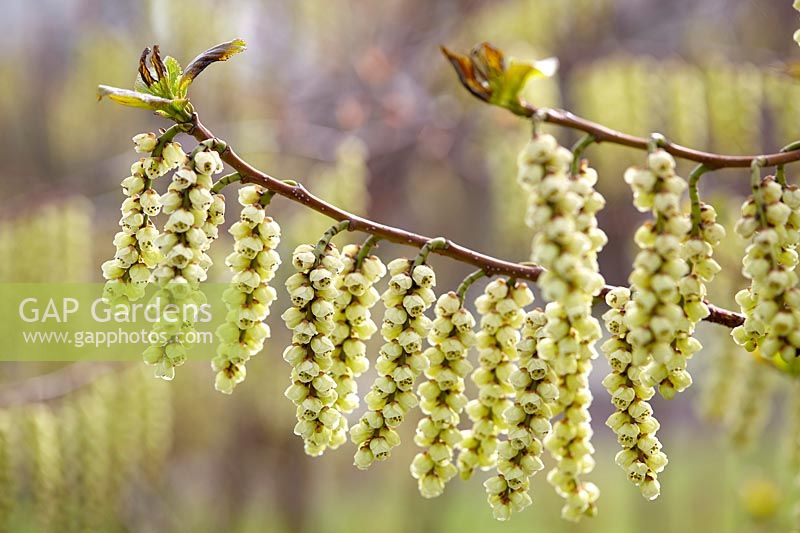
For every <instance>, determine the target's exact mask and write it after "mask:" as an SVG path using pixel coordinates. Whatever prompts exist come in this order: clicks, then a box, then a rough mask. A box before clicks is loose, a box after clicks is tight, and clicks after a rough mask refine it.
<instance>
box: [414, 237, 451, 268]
mask: <svg viewBox="0 0 800 533" xmlns="http://www.w3.org/2000/svg"><path fill="white" fill-rule="evenodd" d="M448 246H449V244H448V242H447V239H445V238H444V237H436V238H435V239H431V240H429V241H428V242H426V243H425V245H424V246H423V247H422V248H420V250H419V254H417V258H416V259H414V266H415V267H418V266H419V265H423V264H425V263H426V262H427V261H428V256H429V255H430V254H431V252H434V251H437V250H446V249H447V247H448Z"/></svg>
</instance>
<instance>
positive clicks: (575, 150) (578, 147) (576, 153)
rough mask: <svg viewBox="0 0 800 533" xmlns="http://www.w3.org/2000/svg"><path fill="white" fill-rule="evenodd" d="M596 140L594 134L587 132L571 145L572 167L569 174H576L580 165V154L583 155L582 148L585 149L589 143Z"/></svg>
mask: <svg viewBox="0 0 800 533" xmlns="http://www.w3.org/2000/svg"><path fill="white" fill-rule="evenodd" d="M596 141H597V139H595V137H594V135H592V134H591V133H587V134H586V135H584V136H583V137H581V138H580V139H579V140H578V142H576V143H575V144H574V145H573V146H572V167H571V169H570V175H572V176H577V175H578V172H579V170H580V167H581V156H582V155H583V152H584V150H586V148H588V147H589V145H591V144H592V143H594V142H596Z"/></svg>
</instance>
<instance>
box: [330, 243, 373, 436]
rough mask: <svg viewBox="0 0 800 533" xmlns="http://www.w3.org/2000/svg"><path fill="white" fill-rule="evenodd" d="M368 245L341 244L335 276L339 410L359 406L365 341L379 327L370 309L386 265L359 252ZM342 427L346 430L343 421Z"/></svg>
mask: <svg viewBox="0 0 800 533" xmlns="http://www.w3.org/2000/svg"><path fill="white" fill-rule="evenodd" d="M365 248H366V250H365ZM368 248H369V245H365V246H358V245H354V244H349V245H347V246H345V247H344V248H342V263H343V264H344V268H343V270H342V273H341V275H340V276H339V277H338V278H337V280H338V289H339V295H338V296H337V297H336V300H334V306H335V308H336V311H335V313H334V322H335V323H336V327H335V328H334V330H333V332H332V333H331V341H333V344H334V350H333V366H332V367H331V376H333V379H334V381H335V382H336V396H337V399H336V407H337V408H338V409H339V410H340V411H341V412H342V413H351V412H353V410H354V409H355V408H356V407H358V403H359V398H358V384H357V383H356V378H357V377H359V376H360V375H361V374H363V373H364V372H366V371H367V369H368V368H369V359H367V346H366V341H368V340H369V339H371V338H372V336H373V335H374V334H375V332H376V331H377V330H378V327H377V326H376V325H375V322H374V321H373V320H372V316H371V309H372V308H373V307H374V306H375V304H376V303H377V302H378V301H379V300H380V298H381V297H380V294H379V293H378V291H377V290H376V289H375V287H374V285H375V283H377V282H378V281H379V280H380V279H382V278H383V277H384V276H385V275H386V267H385V266H384V264H383V263H382V262H381V260H380V259H379V258H378V257H377V256H375V255H366V253H363V254H362V252H366V251H368ZM362 255H363V257H362ZM341 431H342V432H344V433H346V432H347V431H348V427H347V424H346V421H345V424H344V425H343V427H342V428H341ZM344 438H345V440H346V438H347V437H346V435H344Z"/></svg>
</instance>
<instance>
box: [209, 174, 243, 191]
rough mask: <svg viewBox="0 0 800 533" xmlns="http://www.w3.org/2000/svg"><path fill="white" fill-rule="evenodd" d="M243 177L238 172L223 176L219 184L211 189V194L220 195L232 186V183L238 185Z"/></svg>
mask: <svg viewBox="0 0 800 533" xmlns="http://www.w3.org/2000/svg"><path fill="white" fill-rule="evenodd" d="M241 179H242V175H241V174H239V173H238V172H234V173H233V174H228V175H227V176H222V177H221V178H220V179H219V180H217V182H216V183H215V184H214V186H213V187H211V192H212V193H214V194H219V193H220V192H222V189H224V188H225V187H227V186H228V185H230V184H231V183H236V182H237V181H241Z"/></svg>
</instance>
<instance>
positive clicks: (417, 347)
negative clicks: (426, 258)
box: [350, 258, 436, 470]
mask: <svg viewBox="0 0 800 533" xmlns="http://www.w3.org/2000/svg"><path fill="white" fill-rule="evenodd" d="M387 268H388V270H389V275H390V276H391V279H390V280H389V287H388V288H387V289H386V291H384V293H383V294H382V295H381V300H382V301H383V304H384V305H385V306H386V312H385V314H384V317H383V324H382V325H381V335H382V336H383V339H384V341H385V343H384V344H383V346H382V347H381V349H380V356H379V357H378V360H377V362H376V363H375V370H377V372H378V377H377V378H376V379H375V381H374V382H373V384H372V388H371V389H370V391H369V392H368V393H367V395H366V396H365V397H364V402H365V403H366V404H367V408H368V411H367V412H366V413H365V414H364V415H362V417H361V419H360V420H359V422H358V423H357V424H355V425H354V426H353V427H352V428H350V440H351V441H352V442H353V443H354V444H356V445H357V446H358V450H357V451H356V454H355V457H354V464H355V466H356V467H358V468H360V469H362V470H363V469H366V468H369V467H370V465H372V463H374V462H375V461H383V460H385V459H387V458H388V457H389V455H390V454H391V450H392V448H394V447H396V446H398V445H399V444H400V437H399V435H398V434H397V431H396V430H395V428H396V427H397V426H399V425H400V424H401V423H402V422H403V419H404V418H405V416H406V415H407V414H408V412H409V411H410V410H411V409H413V408H414V407H416V406H417V404H418V403H419V400H418V398H417V395H416V394H415V393H414V384H415V383H416V380H417V377H418V376H419V375H420V374H421V373H422V372H423V371H424V370H425V369H426V368H427V367H428V359H427V358H426V357H425V355H424V353H423V351H422V341H423V339H425V337H427V336H428V333H429V332H430V329H431V325H432V321H431V319H429V318H428V317H426V316H425V311H426V310H427V309H428V308H429V307H430V306H431V305H432V304H433V303H434V301H435V300H436V296H435V294H434V292H433V287H435V286H436V274H435V273H434V272H433V269H432V268H431V267H429V266H428V265H426V264H424V263H422V264H417V262H416V261H411V260H409V259H405V258H398V259H395V260H393V261H392V262H390V263H389V264H388V265H387Z"/></svg>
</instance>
